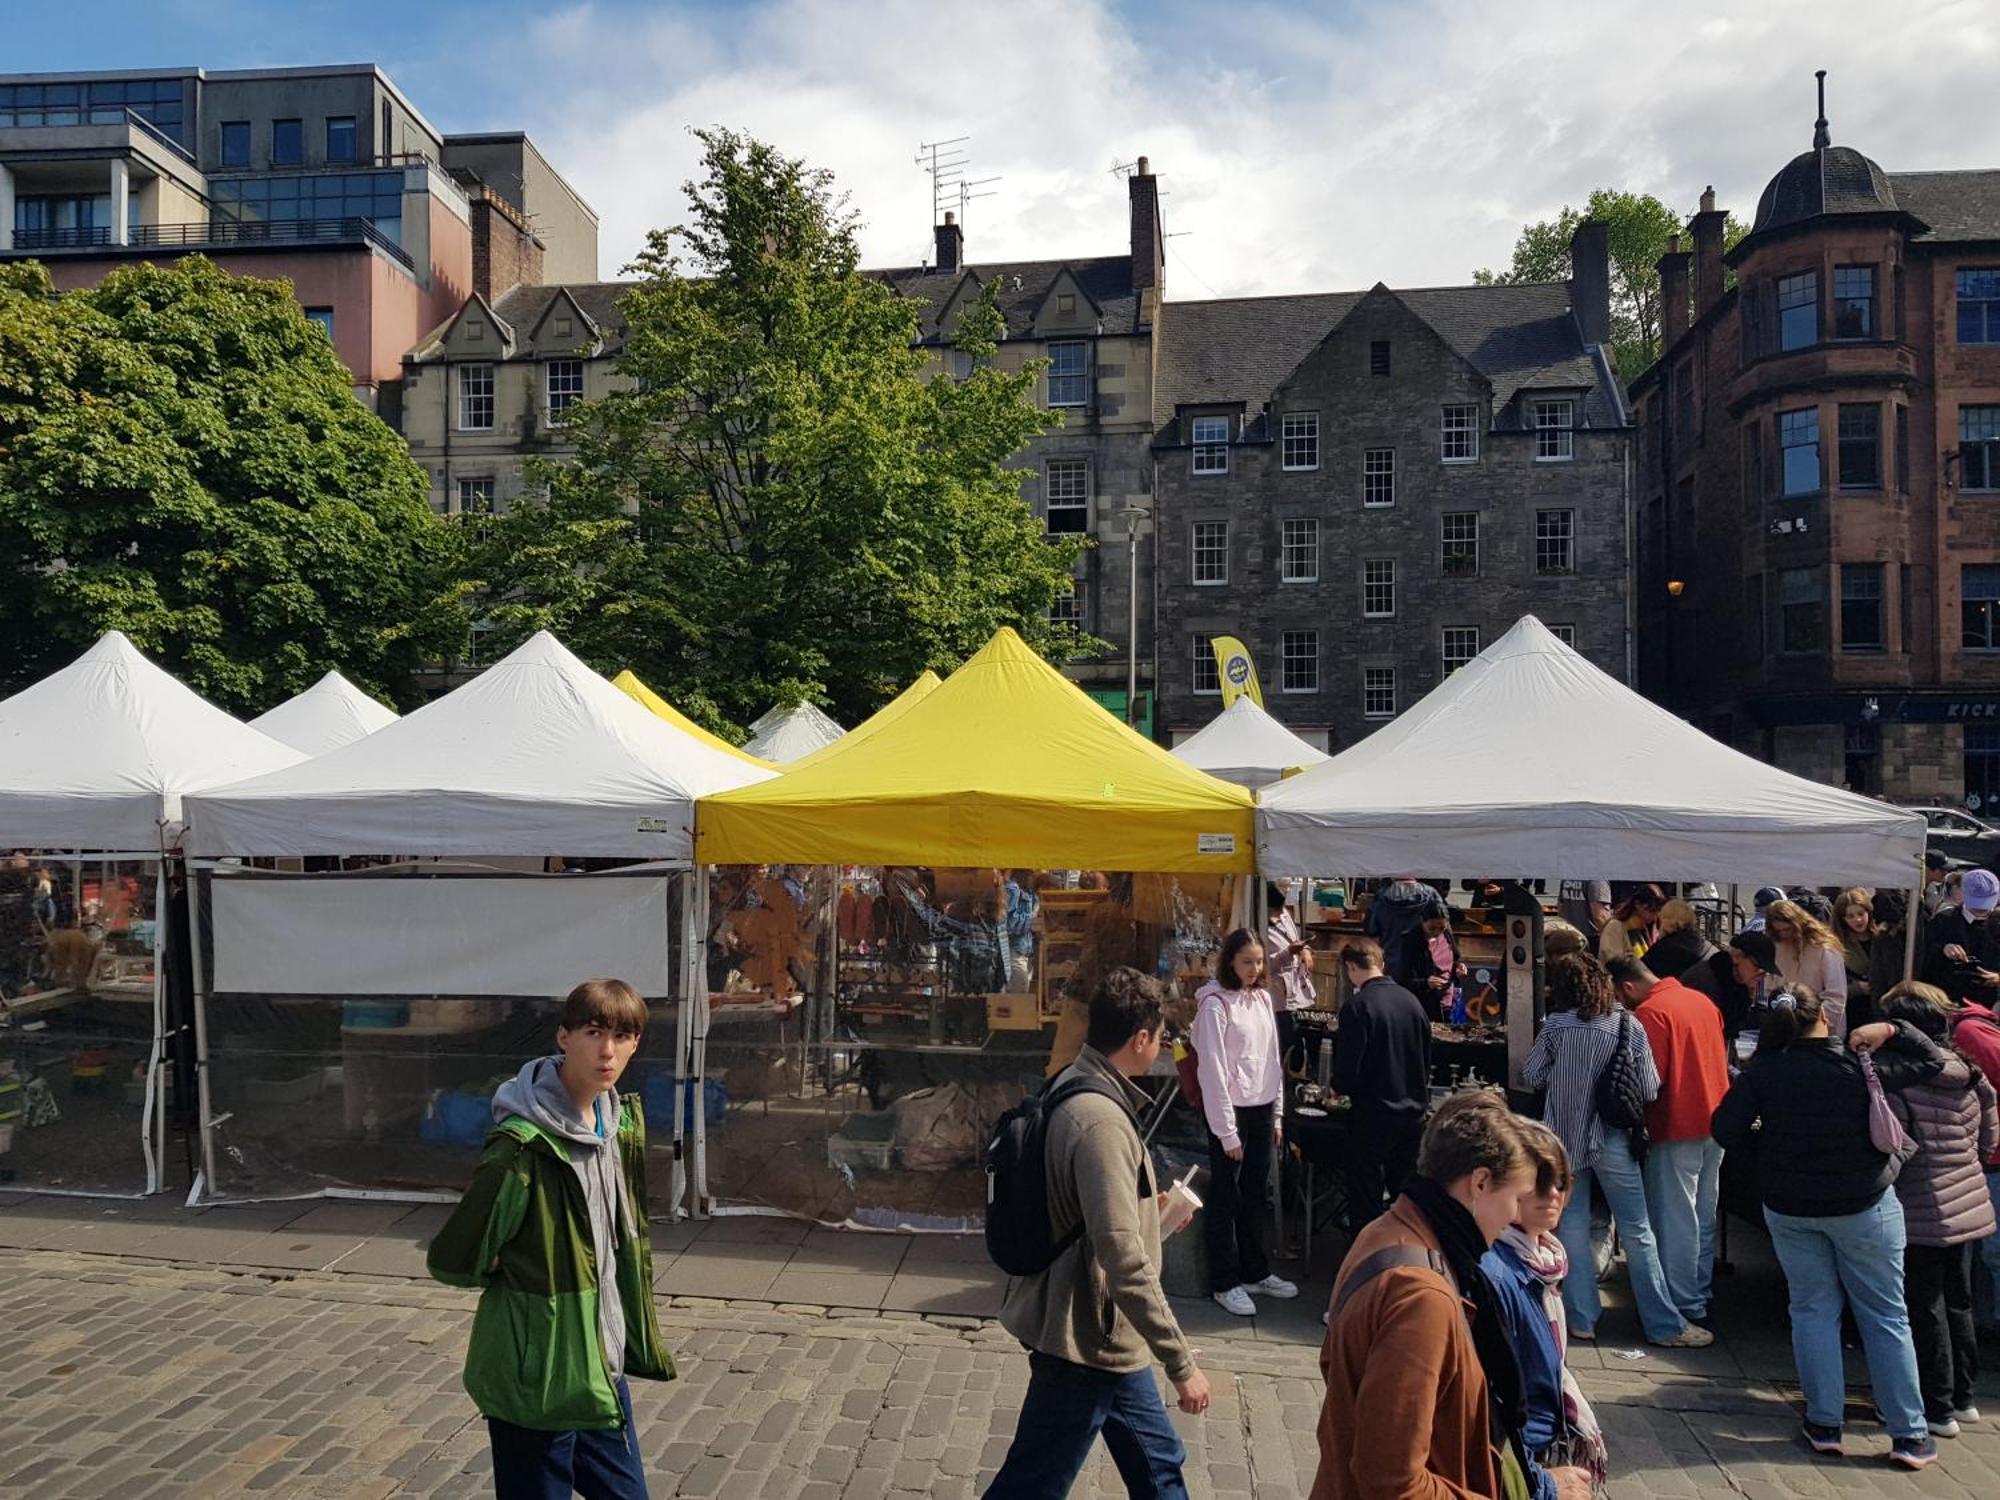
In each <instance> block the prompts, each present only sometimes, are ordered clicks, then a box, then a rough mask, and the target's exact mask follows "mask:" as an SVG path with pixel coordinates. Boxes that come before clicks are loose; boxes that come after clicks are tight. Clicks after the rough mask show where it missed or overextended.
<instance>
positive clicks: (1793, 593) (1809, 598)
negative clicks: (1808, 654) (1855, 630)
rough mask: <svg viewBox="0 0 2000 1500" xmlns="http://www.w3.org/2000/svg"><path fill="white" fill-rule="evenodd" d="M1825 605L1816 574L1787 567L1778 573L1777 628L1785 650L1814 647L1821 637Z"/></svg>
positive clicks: (1811, 648) (1813, 648)
mask: <svg viewBox="0 0 2000 1500" xmlns="http://www.w3.org/2000/svg"><path fill="white" fill-rule="evenodd" d="M1825 612H1826V605H1825V602H1824V600H1822V599H1821V597H1820V582H1819V577H1818V574H1817V573H1816V572H1815V571H1814V570H1813V569H1811V568H1787V569H1785V570H1784V571H1783V572H1781V573H1780V574H1779V575H1778V613H1779V632H1780V640H1781V641H1782V643H1783V649H1784V650H1786V651H1817V650H1819V649H1820V644H1821V642H1822V640H1823V639H1824V638H1825Z"/></svg>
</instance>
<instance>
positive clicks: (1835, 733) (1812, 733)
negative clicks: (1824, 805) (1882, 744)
mask: <svg viewBox="0 0 2000 1500" xmlns="http://www.w3.org/2000/svg"><path fill="white" fill-rule="evenodd" d="M1884 738H1885V740H1886V736H1885V737H1884ZM1884 758H1885V759H1886V753H1885V757H1884ZM1771 761H1772V763H1773V764H1774V765H1776V766H1777V767H1778V769H1779V770H1781V771H1790V772H1791V773H1792V774H1793V775H1795V776H1804V777H1806V778H1808V779H1809V780H1812V781H1823V782H1825V783H1826V784H1827V785H1828V786H1839V785H1840V784H1841V783H1842V782H1844V781H1845V780H1846V779H1847V739H1846V735H1845V732H1844V731H1843V730H1842V729H1841V727H1840V725H1838V724H1781V725H1779V726H1778V727H1777V728H1776V729H1774V730H1772V731H1771Z"/></svg>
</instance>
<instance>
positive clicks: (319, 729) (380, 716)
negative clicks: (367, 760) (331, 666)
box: [250, 672, 396, 755]
mask: <svg viewBox="0 0 2000 1500" xmlns="http://www.w3.org/2000/svg"><path fill="white" fill-rule="evenodd" d="M395 722H396V714H395V712H394V711H393V710H391V709H389V708H385V707H384V706H383V705H382V704H380V703H378V702H376V701H375V700H374V699H373V698H371V697H369V696H368V695H367V694H366V693H364V692H362V691H361V689H360V688H358V687H356V686H355V685H354V684H353V683H351V682H349V681H348V680H347V679H346V678H345V677H342V676H341V675H340V674H339V673H338V672H329V673H327V674H326V676H324V677H322V678H320V680H319V681H318V682H316V683H314V684H313V685H312V686H311V687H309V688H307V689H306V690H305V691H304V692H303V693H300V694H298V695H297V696H296V697H292V698H287V699H286V700H285V701H284V702H283V703H280V704H279V705H278V706H277V707H276V708H274V709H272V710H271V711H270V712H269V713H266V714H259V715H258V716H257V717H256V718H254V719H252V720H251V721H250V727H251V728H252V729H260V730H262V731H263V732H264V733H265V734H268V735H269V736H270V737H271V738H272V739H274V740H277V741H279V742H280V743H282V744H286V745H290V746H291V747H292V748H293V749H294V750H297V751H299V752H300V753H301V754H303V755H324V754H326V752H327V751H329V750H338V749H339V748H340V747H341V746H342V745H351V744H352V743H354V741H356V740H358V739H360V738H362V737H363V736H364V735H370V734H373V733H374V732H375V731H376V730H378V729H380V728H382V727H383V726H385V725H388V724H393V723H395Z"/></svg>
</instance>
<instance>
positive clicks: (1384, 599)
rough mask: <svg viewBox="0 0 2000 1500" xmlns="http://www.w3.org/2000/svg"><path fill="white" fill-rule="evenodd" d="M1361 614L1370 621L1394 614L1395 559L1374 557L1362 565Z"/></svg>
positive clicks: (1386, 617)
mask: <svg viewBox="0 0 2000 1500" xmlns="http://www.w3.org/2000/svg"><path fill="white" fill-rule="evenodd" d="M1361 613H1362V615H1363V616H1365V617H1366V618H1368V619H1371V620H1384V619H1388V618H1389V617H1390V616H1392V615H1394V614H1395V613H1396V563H1395V559H1393V558H1387V557H1376V558H1370V559H1368V560H1367V561H1366V562H1364V563H1362V565H1361Z"/></svg>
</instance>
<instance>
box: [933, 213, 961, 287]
mask: <svg viewBox="0 0 2000 1500" xmlns="http://www.w3.org/2000/svg"><path fill="white" fill-rule="evenodd" d="M937 268H938V269H939V270H940V271H952V272H957V271H962V270H964V269H965V231H964V230H963V229H960V228H959V227H958V215H957V214H955V213H953V212H952V211H951V210H950V209H946V210H945V211H944V222H943V223H942V224H940V225H938V227H937Z"/></svg>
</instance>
